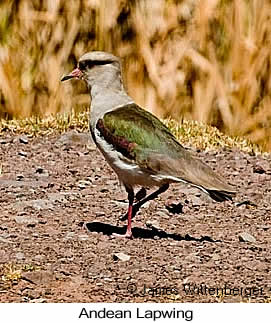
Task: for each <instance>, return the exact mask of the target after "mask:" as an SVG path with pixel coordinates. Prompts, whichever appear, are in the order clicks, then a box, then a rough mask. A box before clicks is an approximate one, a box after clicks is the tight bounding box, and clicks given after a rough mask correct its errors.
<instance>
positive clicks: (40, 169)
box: [36, 167, 44, 174]
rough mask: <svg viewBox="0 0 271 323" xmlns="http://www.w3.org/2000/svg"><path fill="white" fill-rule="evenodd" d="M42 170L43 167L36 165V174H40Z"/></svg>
mask: <svg viewBox="0 0 271 323" xmlns="http://www.w3.org/2000/svg"><path fill="white" fill-rule="evenodd" d="M43 172H44V168H42V167H37V168H36V173H37V174H42V173H43Z"/></svg>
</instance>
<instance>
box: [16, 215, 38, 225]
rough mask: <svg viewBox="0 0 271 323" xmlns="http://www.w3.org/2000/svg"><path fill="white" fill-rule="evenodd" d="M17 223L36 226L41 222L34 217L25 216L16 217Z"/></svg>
mask: <svg viewBox="0 0 271 323" xmlns="http://www.w3.org/2000/svg"><path fill="white" fill-rule="evenodd" d="M15 221H16V223H18V224H28V225H35V224H37V223H38V222H39V221H38V220H37V219H34V218H33V217H29V216H24V215H21V216H16V217H15Z"/></svg>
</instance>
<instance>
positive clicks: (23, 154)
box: [18, 151, 27, 157]
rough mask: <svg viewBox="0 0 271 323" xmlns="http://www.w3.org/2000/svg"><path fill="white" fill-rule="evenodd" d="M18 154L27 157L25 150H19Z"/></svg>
mask: <svg viewBox="0 0 271 323" xmlns="http://www.w3.org/2000/svg"><path fill="white" fill-rule="evenodd" d="M18 155H19V156H22V157H27V153H26V152H25V151H19V152H18Z"/></svg>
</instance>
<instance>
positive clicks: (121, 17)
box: [0, 0, 271, 151]
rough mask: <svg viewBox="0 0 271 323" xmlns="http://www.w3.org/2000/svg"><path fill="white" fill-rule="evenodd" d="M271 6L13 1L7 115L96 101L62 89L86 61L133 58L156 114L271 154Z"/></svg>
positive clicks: (2, 29)
mask: <svg viewBox="0 0 271 323" xmlns="http://www.w3.org/2000/svg"><path fill="white" fill-rule="evenodd" d="M270 16H271V3H270V1H269V0H250V1H247V0H232V1H228V0H208V1H207V0H182V1H181V0H180V1H177V0H155V1H151V0H135V1H128V0H115V1H110V0H78V1H64V0H58V1H55V0H43V1H37V0H19V1H15V0H6V1H4V2H2V3H1V4H0V43H1V47H0V104H1V105H0V116H2V117H8V118H13V117H30V116H31V115H41V116H46V115H47V116H48V115H50V114H54V113H57V112H68V111H71V109H72V108H74V109H75V110H78V109H82V108H83V109H84V108H85V107H86V106H87V105H88V104H89V101H88V100H89V98H88V95H87V94H86V88H85V87H84V85H83V84H80V82H77V83H76V84H75V83H73V84H71V83H70V84H65V85H63V84H61V83H60V82H59V79H60V77H61V75H62V74H63V73H64V71H66V72H67V71H69V70H70V69H71V68H72V67H73V66H74V65H75V62H76V58H78V57H79V56H80V55H81V54H83V53H84V52H86V51H89V50H106V51H110V52H113V53H114V54H116V55H119V56H121V57H123V62H124V77H125V80H126V84H127V88H128V90H129V93H130V94H131V96H132V97H133V98H134V99H135V100H136V102H138V103H139V104H141V105H143V106H146V107H148V109H149V110H150V111H152V112H153V113H155V114H156V115H158V116H160V117H163V118H168V117H171V118H173V119H176V120H182V119H184V118H185V119H188V120H189V119H190V120H198V121H200V122H203V123H208V124H211V125H215V126H216V127H217V128H218V129H220V130H222V131H223V132H225V133H227V134H230V135H233V136H246V137H247V138H249V139H251V140H252V141H253V142H255V143H258V144H260V145H261V146H262V147H263V149H264V150H269V151H271V139H270V138H271V109H270V105H271V97H270V96H271V71H270V69H271V61H270V60H271V41H270V37H271V24H270V18H271V17H270Z"/></svg>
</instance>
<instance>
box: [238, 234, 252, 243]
mask: <svg viewBox="0 0 271 323" xmlns="http://www.w3.org/2000/svg"><path fill="white" fill-rule="evenodd" d="M239 241H241V242H256V239H255V237H253V236H252V235H251V234H249V233H247V232H243V233H241V234H240V235H239Z"/></svg>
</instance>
